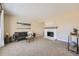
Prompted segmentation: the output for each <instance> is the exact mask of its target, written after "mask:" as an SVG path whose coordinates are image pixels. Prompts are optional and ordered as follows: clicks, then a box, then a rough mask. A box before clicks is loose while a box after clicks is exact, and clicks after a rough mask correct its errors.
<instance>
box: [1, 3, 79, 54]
mask: <svg viewBox="0 0 79 59" xmlns="http://www.w3.org/2000/svg"><path fill="white" fill-rule="evenodd" d="M78 6H79V4H53V3H50V4H49V3H47V4H43V3H41V4H39V3H37V4H27V3H26V4H23V3H19V4H18V3H10V4H8V3H4V4H2V7H3V9H4V11H5V14H4V36H5V35H6V34H8V35H10V36H11V37H13V35H14V33H15V32H34V33H35V34H36V38H35V40H34V41H33V42H35V41H36V43H34V44H36V45H37V46H36V47H40V46H41V44H43V43H45V44H46V45H47V44H48V43H49V44H51V43H52V42H53V43H54V45H55V43H56V42H55V41H56V40H57V42H58V41H59V42H60V43H61V42H62V44H63V43H64V46H65V48H64V49H66V50H67V44H66V45H65V43H67V42H68V35H69V34H70V33H71V32H72V31H73V29H74V28H77V29H79V23H78V19H79V7H78ZM48 33H49V34H48ZM37 39H39V40H41V41H39V40H37ZM42 39H43V41H42ZM45 39H47V41H48V43H46V42H47V41H46V42H44V40H45ZM49 41H50V42H49ZM51 41H52V42H51ZM18 42H24V40H21V41H17V42H16V41H13V42H12V43H9V44H14V43H15V44H17V43H18ZM25 42H26V41H25ZM33 42H30V44H32V43H33ZM38 42H40V43H39V44H40V46H39V44H38ZM26 43H28V42H26ZM60 43H59V44H60ZM9 44H7V45H9ZM15 44H14V45H15ZM24 44H25V43H24ZM24 44H23V45H24ZM57 44H58V43H57ZM62 44H60V45H59V47H61V46H62ZM21 45H22V44H21ZM27 45H28V44H27ZM15 46H16V45H15ZM44 46H45V45H44ZM44 46H43V47H44ZM47 46H48V45H47ZM51 46H52V45H49V46H48V47H51ZM4 47H5V45H4ZM4 47H3V48H4ZM17 47H18V45H17ZM17 47H16V48H17ZM55 47H56V46H55ZM57 47H58V46H57ZM57 47H56V48H57ZM12 48H13V47H12ZM13 49H14V48H13ZM61 49H62V48H60V49H59V50H58V52H59V51H60V50H61ZM64 49H63V52H62V53H61V52H59V54H55V52H56V50H55V52H54V51H53V53H54V54H53V53H52V51H49V52H46V53H45V52H44V53H45V54H43V55H63V54H64V53H65V51H64ZM38 50H39V51H40V49H38ZM49 50H51V49H49ZM11 51H12V50H11ZM43 51H44V50H43ZM66 52H68V51H66ZM3 53H4V52H3ZM7 53H8V52H6V53H5V54H3V55H8V54H7ZM18 53H19V52H18ZM33 53H34V52H33ZM33 53H32V54H31V53H30V54H24V55H36V54H37V53H36V54H33ZM47 53H48V54H47ZM56 53H57V52H56ZM10 54H11V53H10ZM10 54H9V55H10ZM12 55H19V54H15V53H14V54H12ZM21 55H22V54H21ZM37 55H42V54H41V53H39V54H37ZM64 55H75V54H73V53H71V52H68V54H67V53H66V54H64Z"/></svg>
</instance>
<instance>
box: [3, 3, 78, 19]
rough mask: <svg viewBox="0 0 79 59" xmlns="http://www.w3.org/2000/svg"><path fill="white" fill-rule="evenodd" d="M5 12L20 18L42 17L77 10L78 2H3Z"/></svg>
mask: <svg viewBox="0 0 79 59" xmlns="http://www.w3.org/2000/svg"><path fill="white" fill-rule="evenodd" d="M2 6H3V9H5V11H6V12H5V13H6V14H8V15H14V16H16V17H20V18H27V19H28V18H29V19H38V18H39V19H44V18H50V17H54V16H58V15H61V14H64V13H67V12H74V11H78V10H79V4H67V3H63V4H57V3H35V4H34V3H4V4H2Z"/></svg>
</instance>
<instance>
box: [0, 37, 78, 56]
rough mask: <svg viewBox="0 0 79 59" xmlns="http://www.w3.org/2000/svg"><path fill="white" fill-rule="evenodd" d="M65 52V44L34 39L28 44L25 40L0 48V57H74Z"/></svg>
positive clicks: (69, 52)
mask: <svg viewBox="0 0 79 59" xmlns="http://www.w3.org/2000/svg"><path fill="white" fill-rule="evenodd" d="M76 55H77V54H75V53H73V52H71V51H68V50H67V43H64V42H61V41H57V40H49V39H44V38H42V37H38V38H35V39H34V41H31V42H30V43H29V42H28V41H26V40H22V41H17V42H12V43H9V44H7V45H5V46H4V47H2V48H0V56H76Z"/></svg>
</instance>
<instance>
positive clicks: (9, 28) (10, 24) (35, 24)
mask: <svg viewBox="0 0 79 59" xmlns="http://www.w3.org/2000/svg"><path fill="white" fill-rule="evenodd" d="M17 20H18V18H16V17H13V16H8V15H5V33H10V35H13V34H14V32H23V31H32V32H35V33H36V34H37V36H41V35H43V26H44V23H42V22H39V21H32V22H29V21H28V20H26V21H24V23H25V22H26V23H30V24H31V29H16V28H17V24H16V22H17ZM20 21H22V22H23V20H22V19H21V20H20ZM22 27H23V26H22Z"/></svg>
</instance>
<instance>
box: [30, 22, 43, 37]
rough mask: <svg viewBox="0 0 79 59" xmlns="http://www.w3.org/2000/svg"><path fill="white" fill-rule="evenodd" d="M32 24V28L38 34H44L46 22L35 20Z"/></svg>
mask: <svg viewBox="0 0 79 59" xmlns="http://www.w3.org/2000/svg"><path fill="white" fill-rule="evenodd" d="M31 25H32V26H31V30H32V31H33V32H35V33H36V36H43V32H44V22H38V21H33V22H32V23H31Z"/></svg>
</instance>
